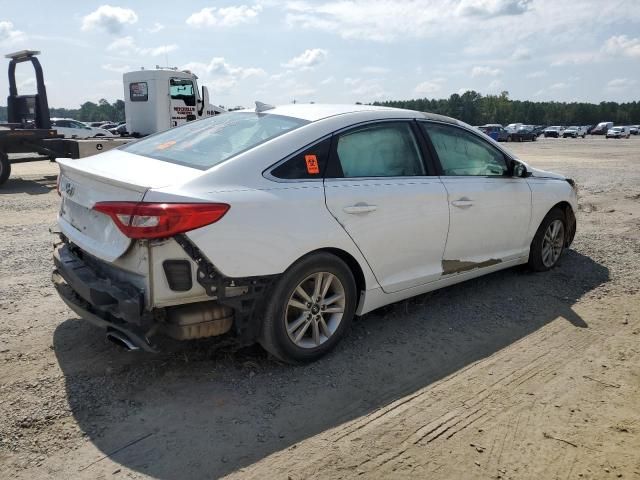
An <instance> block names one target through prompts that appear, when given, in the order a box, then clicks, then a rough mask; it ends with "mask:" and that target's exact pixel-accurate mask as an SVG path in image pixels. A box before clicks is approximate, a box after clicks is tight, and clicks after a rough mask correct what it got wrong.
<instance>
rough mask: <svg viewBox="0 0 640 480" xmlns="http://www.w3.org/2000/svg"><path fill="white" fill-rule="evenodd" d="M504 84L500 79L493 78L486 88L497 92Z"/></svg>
mask: <svg viewBox="0 0 640 480" xmlns="http://www.w3.org/2000/svg"><path fill="white" fill-rule="evenodd" d="M503 86H504V84H503V83H502V81H501V80H493V81H492V82H491V83H490V84H489V86H488V87H487V90H488V91H490V92H497V91H498V90H500V89H501V88H502V87H503Z"/></svg>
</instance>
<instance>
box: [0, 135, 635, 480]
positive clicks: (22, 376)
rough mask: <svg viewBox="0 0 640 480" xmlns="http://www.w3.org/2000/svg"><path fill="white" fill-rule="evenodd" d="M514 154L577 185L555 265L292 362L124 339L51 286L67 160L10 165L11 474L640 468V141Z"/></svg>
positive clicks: (536, 474)
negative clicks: (78, 312) (137, 349)
mask: <svg viewBox="0 0 640 480" xmlns="http://www.w3.org/2000/svg"><path fill="white" fill-rule="evenodd" d="M512 148H513V150H515V151H516V152H517V153H518V154H519V155H520V156H521V157H522V158H523V159H524V160H526V161H528V162H529V163H531V164H532V165H534V166H536V167H541V168H546V169H552V170H555V171H558V172H561V173H565V174H568V175H570V176H571V177H573V178H575V179H576V180H577V182H578V184H579V185H580V211H579V212H578V222H579V223H578V229H579V230H578V235H577V237H576V241H575V243H574V245H573V247H572V249H571V250H570V251H568V252H567V253H566V255H565V256H564V258H563V259H562V261H561V265H560V266H559V267H558V268H556V269H554V270H553V271H552V272H549V273H543V274H533V273H530V272H527V271H525V270H522V269H513V270H508V271H504V272H499V273H496V274H493V275H490V276H487V277H484V278H480V279H477V280H474V281H470V282H467V283H465V284H462V285H458V286H454V287H451V288H447V289H444V290H441V291H439V292H435V293H433V294H428V295H423V296H421V297H418V298H414V299H412V300H409V301H405V302H402V303H398V304H396V305H392V306H389V307H386V308H384V309H381V310H379V311H377V312H374V313H371V314H369V315H366V316H365V317H363V318H361V319H359V320H358V321H356V322H355V324H354V327H353V329H352V331H351V333H350V335H349V337H348V339H346V341H344V342H343V343H342V344H341V345H340V346H339V347H338V349H337V350H336V351H335V353H333V354H332V355H330V356H329V357H327V358H325V359H323V360H322V361H320V362H317V363H316V364H314V365H310V366H306V367H297V368H292V367H289V366H284V365H281V364H278V363H276V362H275V361H273V360H270V359H269V358H267V356H266V355H265V354H264V353H262V351H261V350H259V349H257V348H255V349H248V350H243V351H239V352H233V351H230V350H215V348H214V343H213V342H201V343H196V344H187V345H183V346H179V347H173V349H171V351H170V352H169V353H165V354H160V355H148V354H129V353H126V352H123V351H121V350H118V349H117V348H116V347H114V346H112V345H111V344H110V343H108V342H107V341H106V340H105V339H104V336H103V334H102V332H100V331H99V330H97V329H95V328H93V327H91V326H89V325H86V324H85V323H83V322H82V321H80V320H78V319H77V318H76V316H75V315H74V314H72V313H71V312H70V311H69V310H67V309H66V308H65V306H64V304H63V303H62V301H60V300H59V299H58V298H57V296H56V294H55V292H54V290H53V288H52V287H51V285H50V280H49V276H50V271H51V261H50V255H51V243H52V239H51V237H50V235H49V233H48V227H49V225H51V224H52V223H53V222H54V219H55V213H56V207H57V204H58V197H57V195H56V193H55V182H56V173H57V167H56V165H55V164H51V163H48V162H38V163H30V164H21V165H16V166H15V168H14V176H13V178H12V180H10V181H9V183H8V184H7V185H5V187H4V188H3V189H0V215H1V219H2V221H1V224H0V259H1V260H2V261H1V263H0V365H2V367H1V369H0V466H1V470H0V472H1V473H0V477H3V478H20V479H39V478H103V479H108V478H160V479H182V478H217V477H221V476H225V475H230V476H231V477H233V478H256V479H258V478H259V479H264V478H270V479H271V478H274V479H278V478H279V479H284V480H287V479H293V480H296V479H301V478H353V477H358V478H376V479H377V478H429V479H440V478H442V479H449V478H461V479H462V478H464V479H467V478H513V479H553V478H561V479H571V478H582V479H587V478H594V479H602V478H640V291H639V290H640V269H639V267H640V138H639V137H635V138H631V139H630V140H617V141H616V140H605V139H603V138H593V139H586V140H581V139H578V140H571V139H567V140H562V139H560V140H555V139H549V140H540V141H538V142H536V143H523V144H512Z"/></svg>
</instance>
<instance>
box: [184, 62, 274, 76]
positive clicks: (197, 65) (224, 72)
mask: <svg viewBox="0 0 640 480" xmlns="http://www.w3.org/2000/svg"><path fill="white" fill-rule="evenodd" d="M181 69H184V70H191V71H193V72H195V73H199V72H206V73H207V74H210V75H221V76H231V77H235V78H240V79H245V78H249V77H262V76H265V75H266V72H265V71H264V70H263V69H262V68H256V67H236V66H233V65H231V64H229V63H228V62H227V61H226V60H225V59H224V57H214V58H212V59H211V61H210V62H209V63H201V62H191V63H187V64H186V65H183V66H182V67H181Z"/></svg>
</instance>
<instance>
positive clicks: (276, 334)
mask: <svg viewBox="0 0 640 480" xmlns="http://www.w3.org/2000/svg"><path fill="white" fill-rule="evenodd" d="M356 301H357V290H356V283H355V280H354V277H353V274H352V273H351V270H350V269H349V267H348V266H347V265H346V264H345V263H344V262H343V261H342V260H341V259H340V258H338V257H336V256H335V255H332V254H330V253H324V252H322V253H315V254H311V255H309V256H307V257H304V258H303V259H301V260H300V261H298V262H297V263H295V264H294V265H292V266H291V267H289V269H288V270H287V271H286V272H285V273H284V274H283V275H282V277H281V279H280V280H279V281H278V282H277V284H276V286H275V288H274V291H273V293H272V296H271V299H270V301H269V304H268V305H267V309H266V314H265V317H264V321H263V325H262V334H261V336H260V339H259V342H260V344H261V345H262V346H263V347H264V349H265V350H267V351H268V352H269V353H271V354H272V355H273V356H274V357H277V358H279V359H280V360H282V361H285V362H287V363H293V364H296V363H308V362H312V361H314V360H317V359H319V358H320V357H322V356H323V355H325V354H326V353H328V352H329V351H330V350H331V349H332V348H333V347H335V346H336V344H337V343H338V342H339V341H340V340H341V338H342V337H343V336H344V334H345V332H346V331H347V330H348V328H349V325H350V324H351V321H352V319H353V316H354V314H355V309H356Z"/></svg>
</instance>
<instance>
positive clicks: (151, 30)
mask: <svg viewBox="0 0 640 480" xmlns="http://www.w3.org/2000/svg"><path fill="white" fill-rule="evenodd" d="M161 30H164V25H163V24H161V23H159V22H156V23H154V24H153V27H151V28H148V29H147V32H149V33H158V32H160V31H161Z"/></svg>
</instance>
